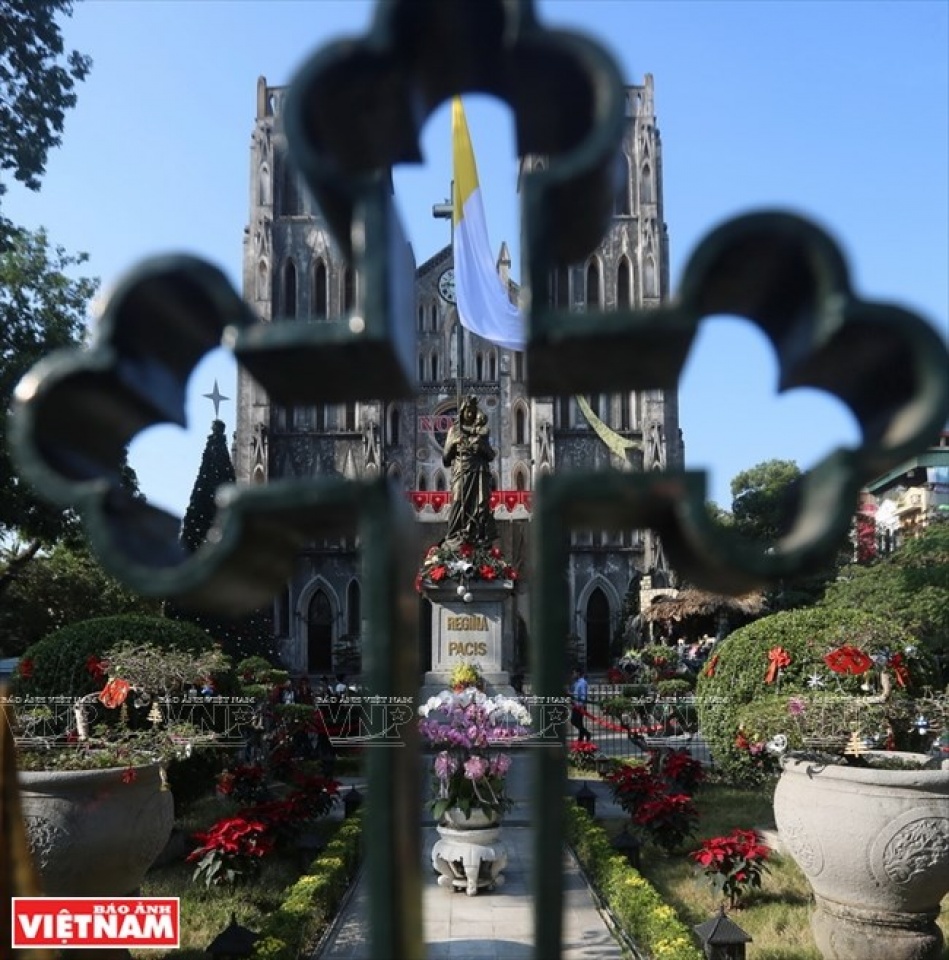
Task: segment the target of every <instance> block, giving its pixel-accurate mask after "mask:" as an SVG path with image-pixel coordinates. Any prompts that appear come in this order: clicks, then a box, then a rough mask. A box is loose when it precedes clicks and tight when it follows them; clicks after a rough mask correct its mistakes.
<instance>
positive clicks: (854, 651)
mask: <svg viewBox="0 0 949 960" xmlns="http://www.w3.org/2000/svg"><path fill="white" fill-rule="evenodd" d="M824 663H826V664H827V666H828V667H829V668H830V669H831V670H833V671H834V673H849V674H850V675H851V676H854V677H859V676H860V674H861V673H866V672H867V671H868V670H869V669H870V668H871V667H872V666H873V660H871V659H870V657H869V656H867V654H865V653H864V652H863V651H862V650H860V649H858V648H857V647H851V646H848V645H845V646H843V647H838V648H837V649H836V650H831V651H830V653H828V654H827V656H825V657H824Z"/></svg>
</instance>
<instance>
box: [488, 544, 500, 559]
mask: <svg viewBox="0 0 949 960" xmlns="http://www.w3.org/2000/svg"><path fill="white" fill-rule="evenodd" d="M488 553H490V554H491V556H492V557H494V559H495V560H500V559H501V557H502V556H503V554H502V553H501V550H500V548H499V547H492V548H491V549H490V550H489V551H488Z"/></svg>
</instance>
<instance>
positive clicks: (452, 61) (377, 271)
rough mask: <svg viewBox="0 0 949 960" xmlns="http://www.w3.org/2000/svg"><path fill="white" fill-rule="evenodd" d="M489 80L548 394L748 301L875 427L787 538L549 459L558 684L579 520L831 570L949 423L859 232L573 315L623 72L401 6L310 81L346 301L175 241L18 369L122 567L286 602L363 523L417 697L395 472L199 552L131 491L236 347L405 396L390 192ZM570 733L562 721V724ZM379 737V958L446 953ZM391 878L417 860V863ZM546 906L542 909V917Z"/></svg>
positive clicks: (317, 396)
mask: <svg viewBox="0 0 949 960" xmlns="http://www.w3.org/2000/svg"><path fill="white" fill-rule="evenodd" d="M465 92H482V93H490V94H494V95H496V96H497V97H499V98H500V99H501V100H503V101H505V102H506V103H507V104H509V106H510V107H511V109H512V110H513V112H514V116H515V122H516V131H517V142H518V150H519V152H520V153H521V154H527V153H534V154H545V155H547V156H548V157H549V162H548V165H547V168H546V169H545V170H543V171H542V172H537V173H534V174H531V175H530V176H529V177H526V178H525V181H524V184H523V198H524V199H523V213H524V223H523V240H524V242H523V249H524V261H523V275H524V276H523V286H524V290H523V294H524V296H523V303H524V308H525V317H526V322H527V324H528V335H529V338H528V348H527V359H528V363H527V367H528V371H529V388H530V392H531V394H532V395H534V396H545V395H551V394H559V395H567V394H576V393H585V392H591V391H592V392H603V391H612V390H644V389H651V388H665V389H673V388H675V386H676V384H677V382H678V378H679V375H680V373H681V370H682V368H683V365H684V362H685V359H686V357H687V355H688V352H689V350H690V348H691V345H692V343H693V340H694V338H695V334H696V332H697V329H698V325H699V323H700V321H701V320H702V318H703V317H705V316H708V315H711V314H716V313H731V314H739V315H741V316H744V317H747V318H748V319H749V320H750V321H751V322H753V323H755V324H756V325H757V326H758V327H759V328H760V329H761V330H762V331H763V332H764V333H765V334H766V335H767V336H768V338H769V339H770V341H771V342H772V344H773V345H774V348H775V352H776V354H777V358H778V363H779V367H780V372H781V380H780V387H781V389H789V388H791V387H796V386H812V387H817V388H819V389H822V390H825V391H827V392H829V393H831V394H833V395H835V396H837V397H839V398H840V399H841V400H842V401H843V402H844V403H846V404H847V405H848V406H849V408H850V409H851V411H852V412H853V413H854V416H855V417H856V419H857V421H858V422H859V423H860V426H861V429H862V443H861V444H860V446H859V447H857V448H855V449H840V450H837V451H834V452H833V453H831V454H830V455H828V456H827V457H826V458H825V459H824V460H823V461H822V462H821V463H819V464H818V465H817V466H816V467H815V468H814V469H813V470H811V471H809V472H808V474H807V475H806V477H805V481H804V486H803V495H802V497H801V502H800V508H799V513H798V515H797V516H795V517H794V518H792V522H791V524H790V528H789V533H788V534H787V535H786V536H785V537H784V538H783V539H782V540H781V541H780V542H778V543H776V544H773V545H771V546H770V548H769V549H768V550H765V549H764V548H763V547H761V546H760V545H753V544H749V543H746V542H742V541H740V540H738V539H737V538H734V537H732V536H729V535H727V533H726V532H724V531H722V530H720V529H718V528H716V527H715V526H713V525H712V523H711V522H710V520H709V517H708V516H707V514H706V511H705V508H704V502H705V477H704V474H702V473H699V472H675V473H671V472H654V473H649V474H630V473H622V474H619V473H572V474H570V475H562V476H550V477H544V478H543V480H542V482H541V483H540V484H539V485H538V489H537V494H536V498H535V508H534V518H533V522H532V527H531V529H532V537H533V544H534V549H533V557H534V562H535V569H534V570H533V571H532V616H531V619H532V631H531V637H532V639H531V643H532V663H533V664H534V665H535V693H536V694H537V695H539V696H541V697H559V696H560V695H561V693H562V685H563V677H564V676H565V672H566V669H565V668H566V637H567V635H568V633H569V632H570V631H569V613H568V611H567V609H566V606H565V591H564V590H563V589H562V576H563V571H564V569H565V567H566V561H567V543H568V538H569V534H570V531H571V529H572V528H574V527H587V528H590V527H594V528H602V529H629V528H631V527H650V528H652V529H654V530H655V531H657V532H658V534H659V535H660V537H661V539H662V542H663V544H664V547H665V549H666V551H667V553H668V555H669V556H670V558H671V560H672V561H673V564H674V565H675V566H676V567H677V569H678V570H679V571H680V573H682V574H684V575H685V576H687V577H688V578H689V579H690V580H692V581H693V582H695V583H696V584H697V585H699V586H703V587H706V588H709V589H713V590H718V591H722V592H740V591H744V590H746V589H748V588H749V587H753V586H758V585H761V584H764V583H766V582H769V581H774V580H777V579H779V578H781V577H784V576H787V575H790V574H792V573H794V572H795V571H800V570H802V569H806V568H808V567H810V566H811V565H812V564H814V563H816V562H818V560H820V559H821V558H824V557H827V556H828V555H830V554H831V553H832V552H833V551H834V550H835V549H836V547H837V546H838V544H839V542H840V541H841V539H842V537H843V536H844V535H845V533H846V531H847V528H848V525H849V520H850V517H851V516H852V513H853V510H854V507H855V505H856V498H857V494H858V491H859V489H860V487H861V486H862V485H863V484H864V483H865V482H867V481H868V480H870V479H871V478H872V477H874V476H877V475H879V474H881V473H884V472H886V471H887V470H890V469H893V468H894V467H895V466H897V465H898V464H899V463H901V462H903V461H905V460H906V459H907V458H908V457H910V456H912V455H913V454H915V453H917V452H919V451H921V450H923V449H925V447H926V445H927V442H928V441H930V440H931V439H932V437H934V436H935V435H936V433H937V432H938V430H939V429H940V428H941V427H942V425H943V423H944V422H945V421H946V419H947V417H949V358H947V354H946V348H945V345H944V344H943V343H942V341H941V340H940V339H939V337H938V336H937V335H936V333H935V332H934V330H933V329H932V328H930V327H929V326H928V325H927V324H926V323H925V322H924V321H923V320H921V319H920V318H918V317H916V316H915V315H913V314H910V313H909V312H907V311H905V310H902V309H899V308H896V307H893V306H888V305H881V304H873V303H867V302H865V301H862V300H860V299H858V298H857V297H856V296H855V295H854V294H853V292H852V291H851V289H850V285H849V280H848V275H847V270H846V266H845V264H844V261H843V257H842V256H841V254H840V252H839V250H838V249H837V246H836V245H835V243H834V242H833V240H832V239H831V238H830V237H828V235H827V234H826V233H825V232H824V231H822V230H821V229H819V228H818V227H816V226H814V225H812V224H810V223H808V222H807V221H805V220H803V219H801V218H799V217H796V216H794V215H791V214H788V213H784V212H769V213H761V214H754V215H751V216H746V217H742V218H739V219H737V220H734V221H731V222H729V223H726V224H725V225H723V226H721V227H719V228H718V229H716V230H714V231H713V232H712V233H710V234H709V236H708V237H707V238H706V239H705V240H704V241H703V242H702V243H701V244H700V246H699V248H698V249H697V250H696V252H695V253H694V255H693V256H692V258H691V260H690V261H689V264H688V266H687V268H686V270H685V273H684V278H683V282H682V288H681V290H680V292H679V296H678V298H677V299H676V300H675V301H674V302H672V303H669V304H666V305H663V306H662V307H660V308H658V309H656V310H651V311H644V310H624V311H616V312H609V313H596V312H586V313H583V314H574V313H567V312H563V311H557V310H556V309H554V307H553V306H552V304H551V303H550V301H549V287H548V278H549V277H550V275H551V273H552V271H553V269H554V268H555V267H557V266H558V265H564V264H568V263H571V262H576V261H578V260H582V259H583V258H584V257H585V256H586V255H587V253H588V252H589V251H590V250H592V249H593V248H594V247H595V246H596V244H597V243H598V242H599V240H600V238H601V236H602V234H603V232H604V231H605V229H606V226H607V224H608V222H609V219H610V215H611V211H612V203H613V196H614V175H615V171H616V158H617V155H618V151H619V149H620V145H621V136H622V129H623V122H624V111H625V101H624V90H623V83H622V80H621V76H620V73H619V70H618V68H617V66H616V64H615V63H614V61H613V60H612V58H611V57H610V56H609V55H608V54H607V53H606V52H605V51H604V50H603V49H602V48H601V47H599V46H598V45H597V44H595V43H594V42H592V41H591V40H589V39H586V38H583V37H579V36H576V35H573V34H570V33H565V32H557V31H553V30H549V29H547V28H546V27H544V26H543V25H542V24H541V23H540V22H539V21H538V20H537V18H536V16H535V14H534V10H533V4H532V3H531V2H530V0H480V2H478V3H471V2H469V0H390V2H383V3H380V4H379V6H378V8H377V14H376V17H375V20H374V22H373V25H372V27H371V28H370V31H369V33H368V34H367V36H365V37H363V38H357V39H355V40H351V41H345V42H341V43H337V44H332V45H329V46H328V47H326V48H324V49H322V50H321V51H319V52H317V53H316V54H314V56H313V57H312V58H311V59H310V60H309V61H308V62H307V63H305V64H304V65H303V67H302V68H301V70H300V72H299V74H298V76H297V78H296V79H295V81H294V83H293V85H292V86H291V88H290V91H289V94H288V98H287V104H286V112H285V119H286V128H287V135H288V139H289V142H290V148H291V150H292V152H293V155H294V159H295V161H296V163H297V165H298V167H299V168H300V170H301V171H302V173H303V175H304V177H305V178H306V181H307V183H308V185H309V187H310V189H311V190H312V192H313V194H314V196H315V197H316V199H317V202H318V204H319V206H320V209H321V211H322V212H323V214H324V215H325V217H326V219H327V222H328V223H329V225H330V226H331V229H332V230H333V233H334V236H335V238H336V240H337V242H338V243H339V244H340V247H341V248H342V249H343V250H344V251H345V252H346V253H347V255H348V256H349V257H350V260H351V263H352V265H353V266H354V268H355V269H356V270H357V271H358V273H359V274H360V276H361V278H362V280H363V282H362V283H361V284H360V297H361V299H360V301H359V302H358V303H357V305H356V307H355V308H354V310H353V311H352V312H351V313H350V314H348V315H346V316H340V317H337V318H332V319H331V320H330V321H329V322H326V323H320V324H310V323H306V322H300V321H281V322H274V323H271V324H262V323H260V322H258V320H257V318H256V317H255V316H254V315H253V314H252V312H251V311H250V310H249V309H248V308H247V307H246V305H245V304H243V302H242V301H241V299H240V297H239V295H238V294H237V293H236V292H235V291H234V290H233V289H232V288H231V287H230V286H229V284H228V283H227V281H226V279H225V278H224V277H223V275H222V274H221V273H220V271H218V270H217V269H216V268H214V267H212V266H210V265H208V264H206V263H203V262H201V261H199V260H196V259H193V258H188V257H174V258H163V259H160V260H154V261H149V262H148V263H145V264H143V265H141V266H140V267H138V268H137V269H136V270H134V271H132V272H131V273H130V274H129V276H128V277H127V279H126V280H125V282H124V283H123V284H122V285H121V286H120V287H119V288H118V289H117V291H116V293H115V294H114V296H113V297H112V299H111V301H110V303H109V305H108V307H107V309H106V311H105V314H104V316H103V319H102V321H101V323H100V325H99V328H98V331H97V334H96V337H95V340H94V342H93V343H92V344H91V346H90V348H89V349H88V350H86V351H83V352H77V353H70V354H65V355H59V356H54V357H51V358H50V359H48V360H46V361H44V362H43V363H41V364H39V365H38V366H37V367H36V368H34V370H33V371H31V372H30V373H29V374H28V375H27V377H25V378H24V380H23V381H22V383H21V384H20V386H19V388H18V390H17V396H16V403H15V410H14V413H13V418H14V420H13V425H12V431H11V433H12V436H13V437H14V445H15V451H14V452H15V455H16V456H17V458H18V463H19V466H20V469H21V471H22V473H23V475H24V477H26V478H27V479H28V480H29V481H30V482H31V483H33V484H34V486H35V487H36V488H37V489H38V490H40V491H41V492H42V493H43V494H44V495H46V496H47V497H49V498H50V499H51V500H52V501H53V502H55V503H59V504H61V505H63V506H72V507H75V508H77V509H78V510H79V511H80V513H81V515H82V517H83V520H84V523H85V527H86V530H87V532H88V536H89V539H90V541H91V543H92V545H93V547H94V549H95V551H96V553H97V554H98V556H99V557H100V558H101V560H102V562H103V565H104V566H105V567H106V568H107V569H109V570H110V571H112V572H113V573H115V574H116V575H117V576H119V577H120V578H122V579H123V580H124V581H125V582H127V583H128V584H129V585H130V586H132V587H133V588H135V589H137V590H139V591H140V592H142V593H144V594H148V595H156V596H170V597H175V598H176V599H177V600H178V602H180V603H184V604H190V605H192V606H195V607H201V608H205V609H209V610H215V611H221V610H225V611H230V612H235V613H236V612H240V611H242V610H247V609H253V608H255V607H258V606H260V604H261V602H263V601H265V600H266V599H268V598H270V597H271V596H272V595H274V594H275V593H276V592H277V591H278V590H279V589H280V588H281V587H282V585H283V584H284V582H285V580H286V578H287V577H288V575H289V573H290V571H291V569H292V565H293V562H294V558H295V556H296V554H297V552H298V551H299V550H300V549H301V547H302V546H303V545H304V544H305V543H306V542H307V541H309V540H311V539H313V538H315V537H322V536H332V535H338V534H340V533H346V532H349V533H351V532H356V533H357V534H358V536H359V538H360V542H361V545H362V548H363V571H364V581H365V585H366V586H365V589H366V593H365V609H366V613H367V621H368V624H367V635H368V649H367V651H366V662H367V665H368V672H369V683H370V685H371V688H372V689H373V691H374V692H376V693H378V694H380V695H382V696H393V697H416V696H417V682H418V670H417V662H416V652H417V642H416V636H417V625H416V624H415V621H414V616H415V611H416V609H417V604H416V602H415V598H414V594H413V593H412V590H411V578H412V574H413V572H414V552H413V551H412V550H411V549H410V547H411V544H412V529H413V527H412V523H411V519H410V518H409V516H408V508H407V506H406V505H405V504H404V502H403V498H402V497H401V496H399V495H397V494H396V493H395V491H394V490H392V489H391V488H390V487H389V486H387V484H386V482H385V481H384V480H379V481H377V482H373V483H359V482H350V481H346V480H342V479H337V478H311V479H306V480H294V481H282V482H276V483H272V484H270V485H268V486H266V487H254V488H241V489H237V488H233V489H230V490H227V491H222V492H221V494H220V498H221V499H220V501H219V502H220V509H219V512H218V519H217V521H216V523H215V527H214V529H213V531H212V534H211V536H210V537H209V543H208V544H207V545H205V546H204V547H202V548H201V549H200V550H199V551H198V552H197V553H196V554H194V555H192V556H185V555H184V554H183V552H182V551H181V549H180V547H179V545H178V528H179V521H178V519H177V518H176V517H172V516H171V515H169V514H167V513H165V512H164V511H162V510H159V509H156V508H154V507H151V506H149V505H147V504H142V503H139V502H136V501H134V500H132V499H131V498H129V497H128V496H127V495H126V494H125V493H124V492H123V491H122V489H121V486H120V483H119V470H120V465H121V462H122V452H123V450H124V448H125V446H126V445H127V444H128V442H129V441H130V440H131V439H132V438H133V437H134V436H135V435H136V434H137V433H139V432H140V431H142V430H143V429H145V428H146V427H149V426H152V425H154V424H157V423H165V422H171V423H178V424H182V423H183V422H184V400H185V395H186V387H187V382H188V377H189V376H190V374H191V372H192V371H193V369H194V367H195V366H196V365H197V363H198V362H199V361H200V359H201V357H202V356H203V355H204V354H205V353H207V352H208V351H210V350H212V349H214V348H215V347H217V346H219V345H222V344H223V345H225V346H229V347H231V348H232V349H233V351H234V353H235V355H236V357H237V359H238V361H239V362H240V363H241V364H242V365H243V366H244V367H245V369H247V370H248V371H249V372H250V373H251V374H252V375H253V376H254V377H255V379H257V380H258V381H259V382H260V383H261V385H262V386H263V387H264V388H265V389H266V391H267V392H268V394H269V395H270V397H271V398H272V399H273V400H274V401H275V402H277V403H281V404H300V405H303V404H312V403H316V402H340V401H349V400H379V399H392V398H398V397H407V396H411V395H413V393H414V391H415V389H416V383H415V381H414V372H413V370H414V346H413V344H414V314H415V311H414V302H413V290H414V269H413V267H412V264H411V260H410V259H409V258H408V257H407V256H406V253H405V244H404V240H403V237H404V233H403V230H402V227H401V224H400V223H399V221H398V217H397V215H396V213H395V208H394V206H393V203H392V197H391V191H390V168H391V167H392V166H393V165H394V164H397V163H403V162H412V161H417V160H418V159H419V148H418V137H419V131H420V130H421V128H422V126H423V125H424V122H425V120H426V119H427V117H428V116H429V115H430V114H431V112H432V111H433V110H434V109H435V108H436V107H437V106H438V105H439V104H440V103H442V102H444V101H445V100H446V99H448V98H449V97H450V96H452V95H453V94H456V93H465ZM561 735H562V731H561ZM408 746H409V749H406V750H377V751H370V754H371V756H370V766H369V796H368V800H367V806H368V815H367V826H366V838H367V844H366V846H367V857H368V875H369V883H370V905H371V911H370V935H371V944H372V951H373V955H374V956H377V957H391V956H398V957H406V958H411V957H421V956H423V954H424V945H423V943H422V934H421V919H420V890H421V881H420V874H419V855H418V847H419V810H420V801H419V797H418V780H419V777H418V771H417V763H416V761H417V750H416V749H414V747H415V745H414V744H413V742H412V737H411V735H410V736H409V740H408ZM534 754H535V757H536V767H535V778H534V784H533V802H534V806H535V809H534V822H535V823H536V824H537V827H538V829H537V833H536V846H535V865H534V887H533V889H534V894H535V897H536V907H535V917H536V918H537V919H536V920H535V951H536V955H537V956H538V957H543V958H549V957H554V956H558V955H559V954H560V950H561V939H562V923H561V904H562V895H563V884H562V876H561V845H562V837H563V806H562V804H561V803H557V802H551V799H550V798H552V797H563V795H564V787H565V783H566V773H565V766H564V751H563V750H558V749H550V750H547V749H538V750H536V751H534ZM393 871H398V872H397V874H396V873H394V872H393ZM541 918H542V922H541Z"/></svg>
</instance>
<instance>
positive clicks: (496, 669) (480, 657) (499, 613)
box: [424, 580, 514, 689]
mask: <svg viewBox="0 0 949 960" xmlns="http://www.w3.org/2000/svg"><path fill="white" fill-rule="evenodd" d="M424 589H425V596H426V597H428V599H429V600H430V601H431V604H432V669H431V670H430V671H429V672H428V673H426V674H425V686H426V687H429V686H434V687H439V689H442V688H444V687H446V686H448V682H449V678H450V676H451V671H452V669H453V668H454V667H455V666H457V665H458V664H459V663H464V662H466V661H468V662H473V663H476V664H477V665H478V666H479V667H480V668H481V672H482V674H483V675H484V679H485V680H486V681H487V682H488V683H490V684H492V685H494V686H498V685H503V686H507V685H509V684H510V678H509V675H508V671H507V670H506V669H505V666H506V665H507V664H509V663H510V662H511V656H512V655H513V651H514V629H513V611H512V609H511V607H512V598H513V595H514V587H513V586H509V585H506V584H505V583H503V582H493V581H487V582H486V581H475V582H472V583H469V585H468V588H467V589H468V592H469V593H470V594H471V596H472V599H471V601H470V602H468V603H465V601H464V600H463V599H462V598H461V597H460V596H458V583H457V582H456V581H454V580H452V581H450V582H449V583H447V584H444V585H442V584H439V585H437V586H426V587H425V588H424Z"/></svg>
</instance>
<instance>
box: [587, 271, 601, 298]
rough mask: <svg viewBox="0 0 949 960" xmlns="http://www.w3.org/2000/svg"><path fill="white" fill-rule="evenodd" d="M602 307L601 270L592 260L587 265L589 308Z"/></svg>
mask: <svg viewBox="0 0 949 960" xmlns="http://www.w3.org/2000/svg"><path fill="white" fill-rule="evenodd" d="M600 305H601V304H600V270H599V267H598V266H597V262H596V260H591V261H590V262H589V263H588V264H587V307H593V306H597V307H598V306H600Z"/></svg>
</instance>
